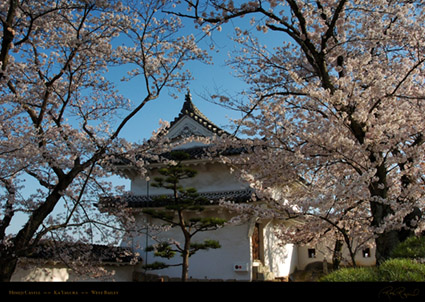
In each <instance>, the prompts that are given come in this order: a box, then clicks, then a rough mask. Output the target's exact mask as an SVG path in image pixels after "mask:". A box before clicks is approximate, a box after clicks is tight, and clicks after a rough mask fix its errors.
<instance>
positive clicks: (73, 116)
mask: <svg viewBox="0 0 425 302" xmlns="http://www.w3.org/2000/svg"><path fill="white" fill-rule="evenodd" d="M166 5H168V2H167V1H156V0H148V1H142V2H139V1H131V0H128V1H104V0H63V1H62V0H47V1H46V0H43V1H38V0H19V1H18V0H7V1H2V2H1V3H0V20H1V27H0V29H1V33H2V40H1V49H0V85H1V88H0V119H1V123H0V162H1V165H2V169H1V171H0V187H1V193H0V194H1V195H0V196H1V199H0V200H1V211H0V281H8V280H10V278H11V276H12V274H13V272H14V270H15V267H16V264H17V261H18V259H19V258H20V257H25V256H27V255H28V254H29V253H31V251H32V250H33V248H34V247H36V246H37V244H38V243H39V242H40V240H41V239H42V238H46V237H47V238H51V239H53V238H56V237H61V238H60V239H61V240H64V238H65V239H67V240H74V241H75V239H81V240H83V241H84V240H85V242H93V236H94V233H95V232H97V233H98V235H99V234H100V235H99V236H101V240H105V241H106V240H107V238H115V237H112V236H113V234H112V233H111V232H110V231H115V230H117V229H118V228H119V227H120V226H119V224H116V223H115V224H112V222H111V220H113V219H112V218H111V217H110V216H109V218H108V219H105V218H104V217H103V218H102V217H101V216H98V215H101V214H100V213H99V211H98V210H97V209H96V208H95V207H94V206H93V204H94V203H95V202H96V201H97V200H98V196H99V194H114V193H116V192H117V190H119V188H113V187H112V186H111V185H110V184H107V183H106V182H104V181H102V178H103V177H105V176H106V175H108V174H107V173H108V172H109V171H111V169H113V165H111V163H112V162H113V161H114V159H115V158H116V157H117V156H119V158H120V159H121V160H122V159H123V158H125V159H126V160H130V161H131V160H135V154H136V153H138V154H143V153H144V152H146V151H147V150H150V149H151V148H154V147H155V146H157V145H158V144H157V143H155V139H152V140H151V141H150V142H149V143H146V144H142V145H141V146H139V147H137V148H135V147H134V146H132V145H131V144H129V143H128V142H126V141H125V140H124V139H122V138H121V137H120V133H121V130H122V129H123V128H124V126H125V125H126V124H127V122H128V121H129V120H130V119H131V118H132V117H134V116H135V115H136V114H138V113H139V112H141V110H142V108H143V107H144V106H145V105H146V103H148V102H150V101H152V100H155V99H156V98H157V97H158V96H159V95H160V93H161V92H162V91H163V90H164V89H168V88H175V89H182V88H183V87H184V86H185V84H186V82H187V81H188V80H189V79H190V78H191V75H190V74H189V73H188V72H187V71H184V70H183V66H184V64H185V62H187V61H189V60H204V58H205V53H204V52H203V51H201V50H200V49H199V48H198V47H197V45H196V42H195V39H194V37H193V35H186V36H184V35H181V34H180V32H179V29H180V28H181V27H182V24H181V21H180V20H179V18H178V17H176V16H166V15H165V14H164V13H163V12H162V10H163V8H164V6H166ZM117 66H128V67H127V70H129V69H130V70H131V71H130V72H128V74H126V75H125V76H124V77H123V80H127V81H129V80H132V81H133V82H134V83H135V85H137V86H138V87H140V91H139V94H140V99H138V100H135V101H134V102H130V100H127V99H125V98H124V97H123V96H121V95H120V93H119V91H117V88H116V87H115V85H114V82H113V78H112V75H111V73H112V72H111V71H110V69H111V68H114V67H117ZM112 70H113V71H114V74H113V76H115V77H116V72H117V71H116V70H121V69H112ZM137 165H138V167H139V168H140V170H141V171H140V172H141V173H143V163H142V162H140V161H137ZM28 178H31V179H33V180H35V181H36V184H37V185H36V187H34V188H32V190H31V192H32V194H31V195H30V196H27V195H26V194H25V192H27V191H28V190H29V188H28V187H26V185H25V182H24V180H25V179H28ZM118 192H119V191H118ZM57 211H59V214H57V215H55V213H57ZM115 212H116V213H119V212H123V209H120V208H117V209H115ZM18 213H23V214H24V215H25V217H27V221H26V222H25V223H24V224H23V225H22V228H21V229H20V230H19V231H18V232H17V234H9V233H8V232H7V228H8V227H9V226H10V225H11V223H13V219H14V218H15V217H16V214H18ZM124 214H125V211H124ZM129 216H130V215H121V216H119V217H121V218H122V219H120V218H118V219H117V220H118V221H121V222H124V218H126V217H129ZM110 222H111V223H110ZM127 222H131V221H127ZM106 232H108V233H106ZM113 241H114V240H113V239H111V240H110V241H109V242H113Z"/></svg>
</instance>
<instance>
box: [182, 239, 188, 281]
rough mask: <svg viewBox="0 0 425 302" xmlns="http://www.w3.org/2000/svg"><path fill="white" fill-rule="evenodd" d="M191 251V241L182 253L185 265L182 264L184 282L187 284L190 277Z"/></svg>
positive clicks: (186, 244) (186, 243) (185, 245)
mask: <svg viewBox="0 0 425 302" xmlns="http://www.w3.org/2000/svg"><path fill="white" fill-rule="evenodd" d="M189 249H190V240H189V241H186V242H185V244H184V251H183V253H182V258H183V264H182V282H186V281H187V279H188V275H189Z"/></svg>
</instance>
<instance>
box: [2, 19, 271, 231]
mask: <svg viewBox="0 0 425 302" xmlns="http://www.w3.org/2000/svg"><path fill="white" fill-rule="evenodd" d="M184 23H186V24H187V27H186V28H185V29H184V31H185V32H189V33H190V32H193V34H194V35H195V37H197V38H199V37H200V36H201V35H202V32H201V30H199V29H198V30H195V29H194V24H193V21H191V20H187V19H186V20H184ZM234 26H240V27H241V28H244V29H253V30H255V25H250V24H249V19H248V18H244V19H239V20H234V21H232V22H229V23H228V24H225V25H224V26H223V30H222V31H221V32H214V33H213V35H212V37H211V38H209V37H207V38H205V39H204V40H202V41H201V42H200V44H199V45H200V46H201V47H202V48H204V49H209V44H210V43H211V42H212V41H214V43H215V50H213V51H210V55H211V56H212V57H213V58H212V62H213V64H211V65H210V64H205V63H202V62H191V63H188V64H187V65H186V66H185V68H187V69H189V70H190V71H191V73H192V76H193V77H194V80H192V81H191V82H190V83H189V85H188V87H187V88H188V89H190V92H191V94H192V101H193V103H194V104H195V105H196V106H197V107H198V108H199V109H200V110H201V112H203V114H204V115H205V116H207V117H208V118H209V119H210V120H211V121H212V122H213V123H215V124H216V125H218V126H219V127H221V128H223V129H225V130H228V131H231V130H230V129H229V128H228V127H229V125H230V124H231V123H230V121H229V118H238V117H240V113H237V112H235V111H232V110H229V109H225V108H224V107H221V106H219V105H216V104H213V103H211V102H208V101H206V100H205V99H204V98H203V97H202V96H208V95H210V94H214V93H222V94H225V95H227V96H233V95H237V94H238V92H240V91H241V90H242V89H244V88H246V86H245V84H244V82H242V81H241V80H240V79H238V78H236V77H234V76H233V75H232V73H233V72H234V71H233V70H232V69H231V67H230V66H228V64H227V63H226V61H227V60H228V58H229V56H228V54H229V52H231V51H232V50H234V47H235V43H234V42H232V41H231V39H230V38H229V37H230V36H231V35H233V33H234ZM260 36H263V37H262V39H265V41H268V42H273V44H275V43H276V42H277V41H278V40H276V39H274V38H273V35H269V34H267V35H265V36H264V35H260ZM119 71H120V73H121V74H120V75H116V74H112V72H114V70H113V69H111V74H110V76H112V77H114V78H117V79H119V78H120V77H122V76H123V75H125V74H124V72H126V70H119ZM137 80H138V79H134V80H132V81H129V82H121V81H119V80H117V81H116V85H117V87H116V88H117V90H118V91H119V93H121V94H122V95H123V96H124V97H126V98H129V99H130V100H132V101H133V102H134V103H135V104H137V103H138V101H139V102H140V100H141V99H143V98H144V94H143V91H140V86H139V85H137ZM139 80H140V79H139ZM173 92H174V93H175V91H173ZM185 93H186V92H185V91H183V92H181V94H179V95H178V98H177V99H174V98H173V97H171V96H170V95H169V94H168V91H167V90H164V91H162V93H161V95H160V97H159V98H158V99H156V100H153V101H151V102H149V103H148V104H147V105H146V106H145V107H144V108H143V109H142V110H141V111H140V112H139V113H138V114H137V115H136V116H135V117H133V119H132V120H130V122H128V123H127V125H126V126H125V128H124V129H123V130H122V132H121V134H120V137H122V138H125V139H126V140H128V141H130V142H135V143H137V142H142V141H143V139H148V138H149V137H150V136H151V134H152V132H153V131H155V130H157V129H158V127H159V120H160V119H162V120H165V121H168V122H171V121H172V120H173V119H174V118H175V117H177V116H178V114H179V112H180V110H181V107H182V105H183V102H184V99H185ZM110 180H111V181H112V182H113V183H114V184H115V185H125V186H126V188H127V189H128V190H129V189H130V180H128V179H121V178H119V177H115V176H114V177H112V178H111V179H110ZM25 186H26V188H27V190H26V191H27V193H28V195H29V194H31V193H32V190H31V188H35V187H38V184H37V183H36V181H35V180H33V179H31V178H29V179H26V183H25ZM57 210H59V211H60V209H57ZM55 211H56V210H55ZM17 216H20V215H17ZM25 222H26V219H25V218H24V217H23V216H22V217H18V219H17V220H16V221H15V223H14V225H13V226H11V227H10V228H9V229H8V231H9V232H11V233H16V232H17V231H19V229H20V225H21V224H22V223H25Z"/></svg>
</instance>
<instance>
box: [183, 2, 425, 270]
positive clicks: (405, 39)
mask: <svg viewBox="0 0 425 302" xmlns="http://www.w3.org/2000/svg"><path fill="white" fill-rule="evenodd" d="M182 2H183V4H184V5H185V6H186V8H187V11H184V12H183V10H179V11H176V12H175V14H176V15H179V16H185V17H187V18H191V19H193V20H194V22H195V23H196V26H200V27H202V29H203V30H204V31H205V32H207V33H209V34H211V33H212V32H213V31H214V29H220V28H221V27H224V26H226V25H225V24H226V23H229V24H234V35H233V40H234V41H235V42H236V43H237V45H238V46H237V48H236V50H235V51H232V53H231V54H230V56H231V58H230V60H229V64H231V65H232V66H233V67H234V69H235V70H236V71H237V72H238V73H237V74H238V76H239V77H241V78H242V79H243V80H244V81H245V82H246V83H247V84H248V85H249V89H246V90H244V91H242V92H241V97H240V98H229V97H228V96H224V95H219V94H217V95H216V96H215V97H216V101H217V102H218V103H222V104H223V105H225V106H228V107H233V108H235V109H237V110H240V111H241V112H243V113H244V114H243V118H241V119H239V120H237V121H235V125H236V130H237V131H238V132H237V133H242V134H245V135H247V136H249V137H251V138H252V137H254V138H255V139H253V140H251V142H250V148H247V150H252V151H250V152H248V153H247V154H246V155H245V156H243V157H241V158H239V159H238V161H237V162H234V161H232V163H234V164H237V165H239V169H240V170H241V171H242V176H244V178H245V179H246V180H248V181H250V182H251V184H252V186H253V187H255V188H256V189H257V190H258V191H259V192H263V193H264V195H265V196H270V197H273V195H276V192H277V191H279V194H278V196H274V198H270V202H268V208H267V215H274V216H280V217H285V216H286V217H294V216H297V217H304V219H305V221H306V224H305V225H303V226H302V227H300V228H298V229H296V228H293V229H292V230H291V231H290V232H289V231H288V232H285V233H286V234H287V235H288V236H289V235H291V234H292V238H295V237H296V238H299V239H300V240H307V239H308V238H309V237H315V236H316V237H315V238H317V237H320V236H323V235H325V234H330V231H329V230H330V229H331V230H332V232H333V233H334V234H337V235H338V238H337V239H338V240H343V238H348V237H347V236H350V238H351V239H350V240H352V239H353V238H356V240H357V241H359V242H363V241H365V240H366V239H367V238H374V240H375V243H376V247H377V253H376V257H377V260H378V263H380V262H382V261H383V260H384V259H386V258H388V257H389V255H390V252H391V250H392V249H393V248H394V247H395V246H396V245H397V244H398V243H399V242H400V241H403V240H404V239H405V238H406V237H407V236H408V235H409V234H411V233H412V232H420V231H422V230H423V219H422V212H423V210H424V201H425V200H424V198H425V196H424V195H425V194H424V183H425V176H424V175H425V173H424V172H425V171H424V169H425V158H424V154H425V152H424V151H425V150H424V142H425V136H424V130H425V129H424V128H425V115H424V110H425V90H424V88H423V87H424V84H425V78H424V76H425V67H424V63H425V41H424V37H425V35H424V34H425V32H424V28H425V27H424V25H425V24H424V23H425V19H424V18H425V12H424V8H425V6H424V4H423V2H422V1H415V0H409V1H407V0H372V1H359V0H326V1H325V0H317V1H299V0H286V1H274V0H261V1H260V0H258V1H246V2H243V1H242V2H237V3H236V1H232V0H228V1H226V0H210V1H191V0H186V1H182ZM240 17H250V18H251V21H250V24H248V25H245V27H243V28H240V27H236V26H235V24H236V22H235V23H232V22H230V21H233V20H235V19H236V18H240ZM238 24H239V23H237V24H236V25H238ZM267 35H269V36H272V37H271V38H269V39H268V40H267V37H268V36H267ZM277 41H279V43H278V42H277ZM228 160H230V159H228ZM273 188H274V189H273ZM276 189H278V190H276ZM261 211H263V212H264V213H265V211H266V210H265V208H263V209H258V211H257V213H261ZM264 215H266V214H264ZM335 236H336V235H335ZM308 240H311V238H310V239H308Z"/></svg>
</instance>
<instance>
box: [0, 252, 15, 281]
mask: <svg viewBox="0 0 425 302" xmlns="http://www.w3.org/2000/svg"><path fill="white" fill-rule="evenodd" d="M17 263H18V259H17V258H11V257H0V282H10V279H12V275H13V273H14V272H15V268H16V264H17Z"/></svg>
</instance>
